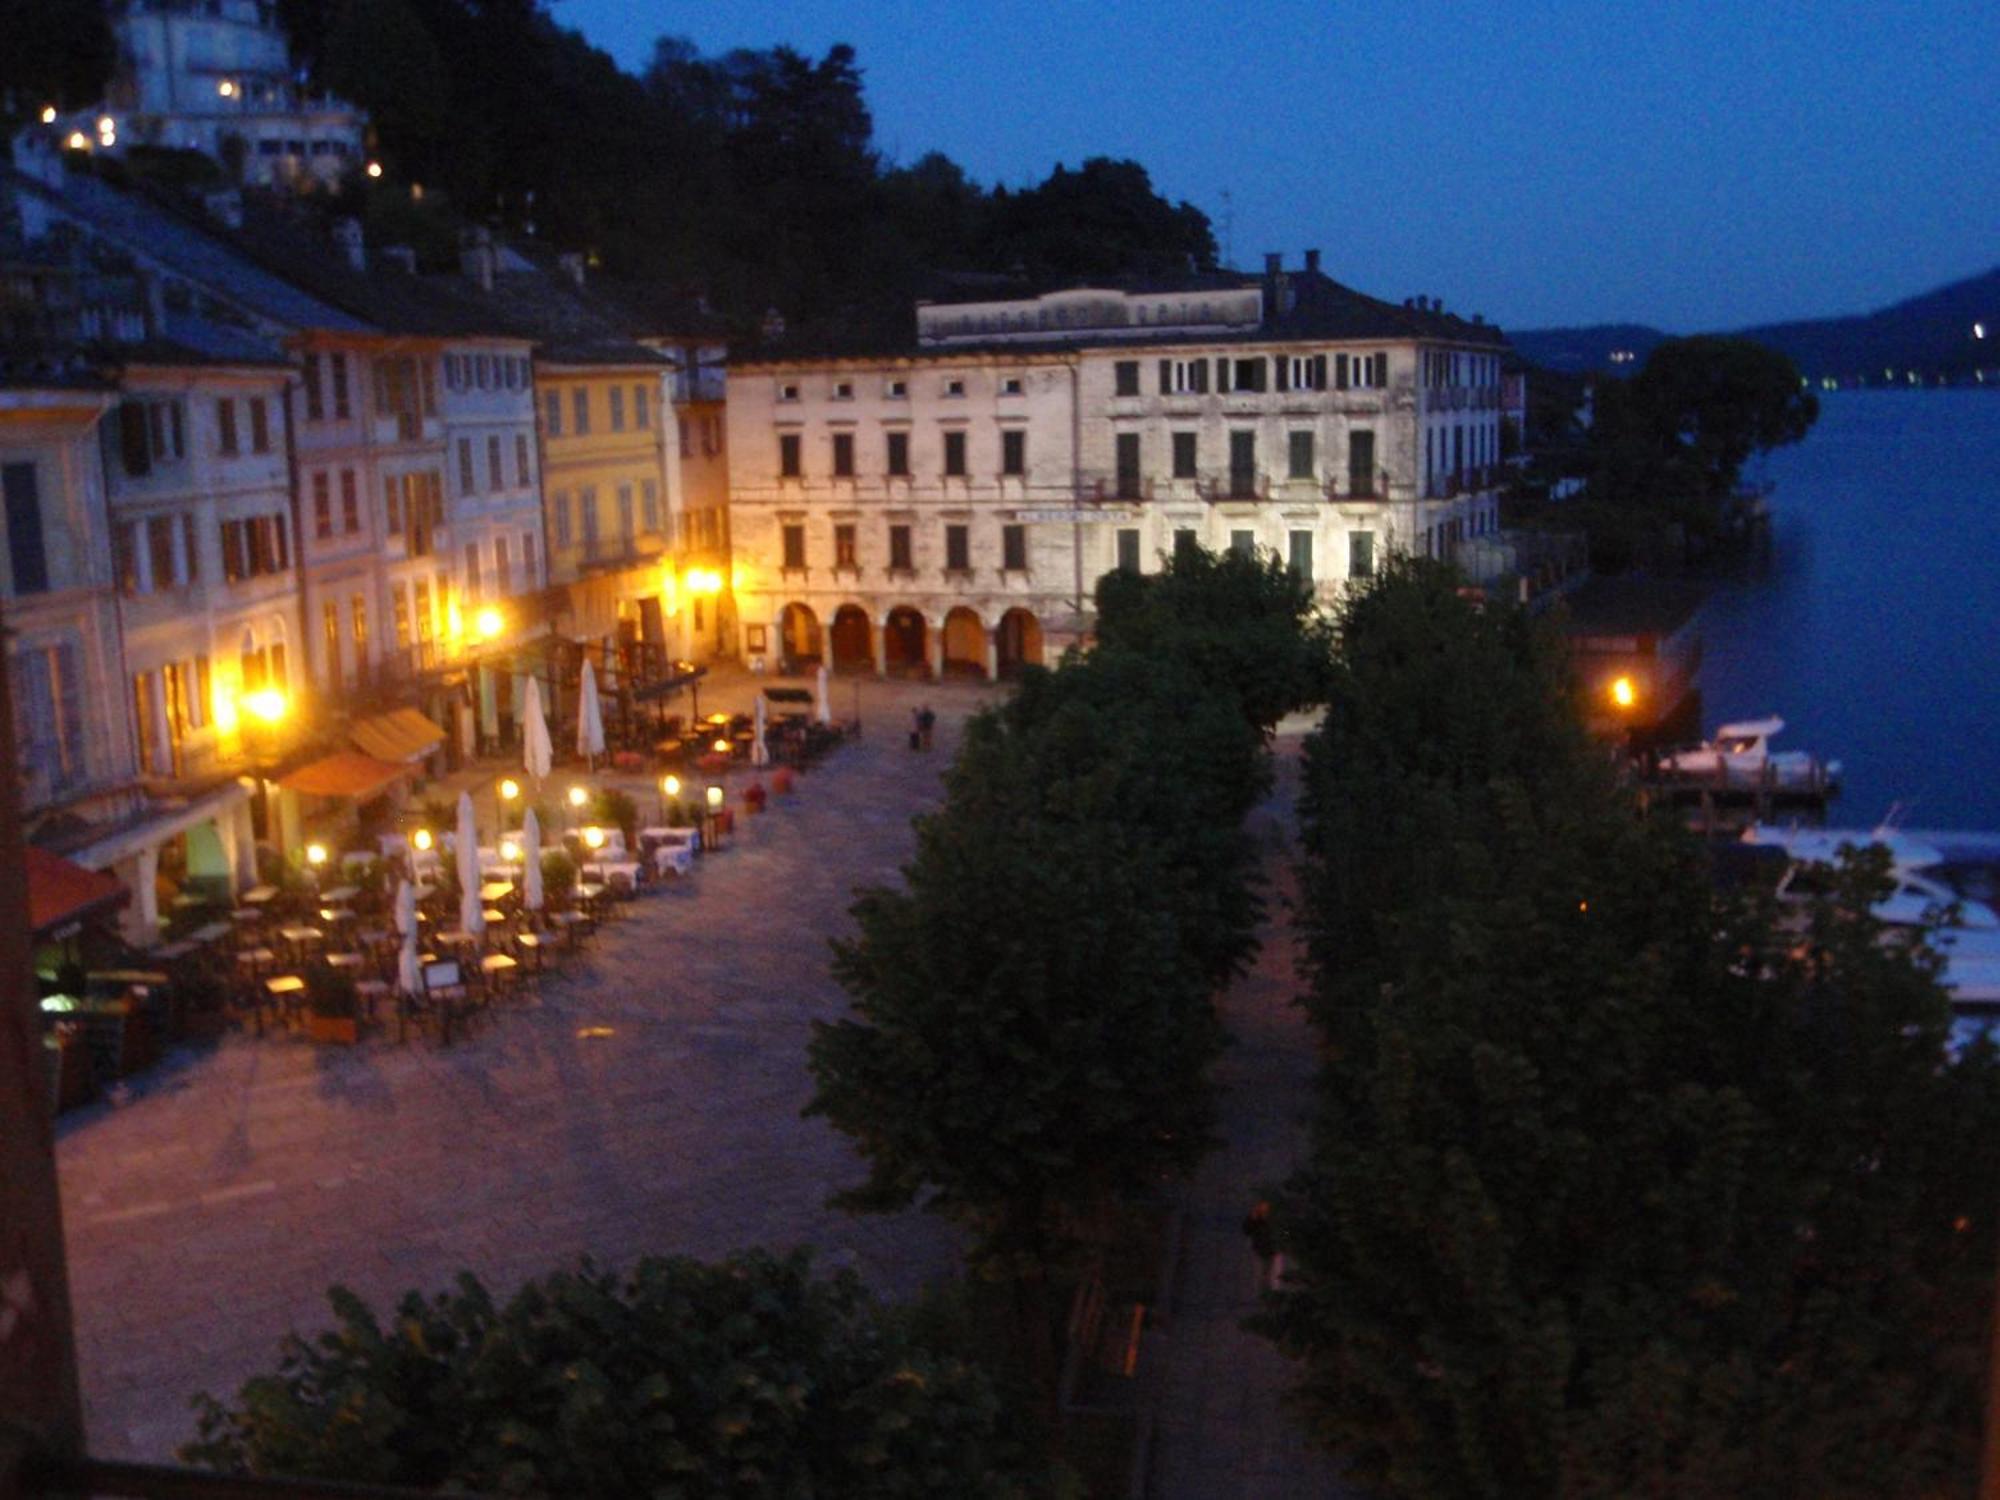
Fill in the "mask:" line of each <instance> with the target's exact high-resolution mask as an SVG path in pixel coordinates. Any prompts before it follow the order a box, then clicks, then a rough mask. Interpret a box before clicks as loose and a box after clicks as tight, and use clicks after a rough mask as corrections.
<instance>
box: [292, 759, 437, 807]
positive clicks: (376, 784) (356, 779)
mask: <svg viewBox="0 0 2000 1500" xmlns="http://www.w3.org/2000/svg"><path fill="white" fill-rule="evenodd" d="M409 774H410V768H409V767H408V766H404V765H392V764H391V763H390V762H388V761H386V760H377V759H375V757H374V756H372V755H357V754H356V753H355V752H354V751H352V750H341V751H337V752H335V753H334V754H332V755H328V756H323V757H321V758H320V759H319V760H316V761H313V762H311V763H310V764H307V765H303V766H300V767H299V768H298V769H297V770H296V771H292V772H289V773H287V774H286V775H285V776H283V777H281V778H280V779H279V781H278V785H279V786H281V787H284V788H285V789H286V790H287V791H293V792H304V793H305V794H306V795H307V796H311V797H351V798H353V799H354V800H355V801H356V802H366V801H367V800H368V799H369V798H370V797H379V796H381V795H382V793H383V792H385V791H387V790H388V789H389V788H390V787H392V786H394V785H395V784H396V782H397V781H399V780H401V779H402V778H403V777H405V776H407V775H409Z"/></svg>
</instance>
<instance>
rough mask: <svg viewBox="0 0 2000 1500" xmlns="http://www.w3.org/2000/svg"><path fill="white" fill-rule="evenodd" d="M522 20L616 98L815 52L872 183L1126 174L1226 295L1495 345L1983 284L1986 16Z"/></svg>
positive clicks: (1246, 14)
mask: <svg viewBox="0 0 2000 1500" xmlns="http://www.w3.org/2000/svg"><path fill="white" fill-rule="evenodd" d="M553 11H554V14H555V16H556V18H557V20H558V21H559V22H560V23H562V24H563V25H566V26H574V27H578V28H580V29H581V30H582V31H583V32H584V33H585V34H586V35H587V36H589V37H590V38H591V39H592V40H593V41H595V42H596V43H597V44H598V45H600V46H602V47H604V48H606V49H607V50H608V51H610V52H611V53H612V54H613V55H614V56H615V57H616V58H618V60H619V61H620V62H621V63H622V64H624V65H625V66H626V67H627V68H630V69H633V70H637V69H639V68H642V67H643V66H644V63H645V61H646V59H647V57H648V56H649V55H650V53H651V50H652V42H653V39H654V38H655V37H658V36H662V35H679V36H685V37H687V38H689V39H690V40H691V41H693V42H694V44H695V45H696V46H697V47H698V48H699V49H700V50H701V51H703V52H704V53H710V54H715V53H721V52H725V51H727V50H729V49H731V48H733V47H760V48H761V47H769V46H774V45H777V44H779V43H788V44H790V45H792V46H794V47H797V48H798V49H800V50H801V51H805V52H808V53H810V54H812V55H814V56H818V55H820V54H822V53H824V51H825V49H826V48H827V47H828V46H830V45H832V44H833V43H835V42H842V41H844V42H848V43H850V44H851V45H853V47H854V48H855V49H856V52H857V53H858V55H859V61H860V64H861V67H862V69H863V70H864V74H865V77H866V82H867V97H868V102H869V105H870V107H871V108H872V110H873V111H874V116H875V128H876V139H877V143H878V145H879V146H880V147H881V149H882V150H883V151H884V152H885V153H886V154H887V155H888V156H889V157H890V158H891V159H892V160H895V161H901V162H909V161H914V160H915V159H916V158H917V157H919V156H921V155H922V154H923V153H924V152H926V151H929V150H940V151H943V152H944V153H945V154H946V155H948V156H950V157H952V158H953V159H954V160H955V161H957V162H958V163H959V164H960V165H961V166H963V167H964V168H965V169H966V170H967V172H968V173H970V174H971V175H972V176H973V177H974V178H976V179H978V180H979V181H981V182H984V183H988V184H991V183H994V182H1005V183H1008V184H1022V183H1027V182H1031V181H1036V180H1039V179H1040V178H1041V177H1043V176H1045V175H1046V174H1047V172H1048V171H1049V169H1050V168H1051V167H1052V166H1053V165H1054V164H1055V163H1056V162H1058V161H1063V162H1067V163H1069V164H1071V165H1075V164H1076V163H1077V162H1079V161H1081V160H1082V159H1083V158H1084V157H1086V156H1092V155H1107V156H1130V157H1133V158H1135V159H1136V160H1138V161H1140V162H1142V163H1144V165H1145V166H1146V167H1147V168H1148V169H1149V170H1150V171H1151V173H1152V175H1153V181H1154V184H1155V186H1156V187H1158V188H1159V189H1160V190H1161V191H1162V192H1163V193H1165V194H1167V195H1168V196H1170V197H1173V198H1185V199H1188V200H1189V201H1191V202H1193V203H1195V204H1196V205H1197V206H1199V207H1200V208H1202V209H1203V210H1205V211H1206V212H1207V213H1208V215H1209V216H1210V218H1211V219H1213V220H1214V222H1215V226H1216V234H1217V238H1218V240H1220V241H1222V242H1223V243H1224V246H1225V248H1226V249H1227V250H1228V251H1229V252H1230V253H1231V256H1232V258H1233V260H1234V262H1235V263H1236V264H1237V265H1239V266H1251V265H1255V264H1259V263H1261V262H1260V259H1259V257H1260V256H1261V254H1262V253H1263V252H1264V251H1266V250H1283V251H1284V252H1285V256H1286V261H1287V263H1288V264H1296V263H1297V259H1298V255H1299V252H1300V250H1301V249H1303V248H1304V247H1306V246H1308V245H1315V246H1319V247H1321V248H1322V249H1323V250H1324V251H1325V263H1326V267H1327V269H1328V270H1329V271H1330V272H1332V274H1334V275H1335V276H1337V277H1339V278H1341V279H1342V280H1344V281H1348V282H1350V283H1352V284H1354V285H1356V286H1359V287H1361V288H1362V289H1364V290H1366V291H1370V292H1373V293H1376V294H1377V295H1381V296H1387V297H1392V298H1397V299H1400V298H1402V297H1404V296H1407V295H1410V294H1412V293H1418V292H1422V293H1430V294H1434V295H1437V296H1441V297H1442V298H1444V300H1445V303H1446V305H1447V306H1448V307H1450V308H1451V309H1452V310H1454V311H1458V312H1464V313H1467V314H1470V313H1474V312H1480V313H1484V314H1485V315H1486V316H1487V317H1489V318H1492V319H1495V320H1497V321H1499V322H1500V323H1502V324H1505V325H1508V326H1512V327H1532V326H1540V325H1546V324H1553V323H1587V322H1610V321H1625V320H1631V321H1638V322H1648V323H1654V324H1657V325H1659V326H1662V327H1665V328H1667V329H1669V330H1672V331H1680V332H1689V331H1694V330H1697V329H1712V328H1729V327H1738V326H1742V325H1744V324H1747V323H1755V322H1764V321H1770V320H1775V319H1781V318H1791V317H1813V316H1821V315H1826V314H1833V313H1846V312H1859V311H1864V310H1867V309H1868V308H1871V307H1875V306H1879V305H1881V304H1883V303H1885V302H1891V301H1895V300H1898V299H1900V298H1902V297H1905V296H1910V295H1914V294H1916V293H1918V292H1921V291H1926V290H1928V289H1930V288H1931V287H1932V286H1935V285H1937V284H1938V283H1940V282H1944V281H1949V280H1954V279H1956V278H1959V277H1962V276H1968V275H1972V274H1975V273H1977V272H1979V271H1983V270H1986V269H1988V268H1989V267H1991V266H1993V265H1994V264H1996V263H2000V76H1996V70H2000V0H1963V3H1961V0H1950V3H1939V0H1921V3H1920V0H1859V3H1850V0H1735V3H1721V0H1668V3H1661V0H1645V3H1631V4H1626V3H1608V0H1526V3H1522V4H1519V5H1516V6H1512V7H1505V6H1500V5H1490V4H1478V5H1471V4H1445V3H1439V0H1369V3H1364V4H1338V3H1328V0H1263V3H1259V4H1255V5H1240V6H1238V5H1218V4H1214V3H1212V0H1209V3H1193V0H1148V3H1146V4H1127V3H1115V4H1090V5H1074V4H1062V3H1051V0H1038V3H1024V0H979V3H976V4H963V3H956V4H940V3H914V0H909V3H880V0H846V3H834V0H801V3H794V4H767V3H758V0H731V3H730V4H728V5H723V6H717V5H714V4H701V5H695V4H688V3H681V0H637V3H628V0H554V4H553ZM1225 194H1226V195H1227V197H1226V198H1225Z"/></svg>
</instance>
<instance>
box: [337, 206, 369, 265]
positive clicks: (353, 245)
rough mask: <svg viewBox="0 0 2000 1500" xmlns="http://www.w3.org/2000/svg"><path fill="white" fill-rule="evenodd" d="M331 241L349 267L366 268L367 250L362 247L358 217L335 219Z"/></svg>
mask: <svg viewBox="0 0 2000 1500" xmlns="http://www.w3.org/2000/svg"><path fill="white" fill-rule="evenodd" d="M333 243H334V246H335V248H336V249H338V250H339V251H340V253H341V256H342V258H343V259H345V260H346V262H347V264H348V266H349V267H350V268H351V269H353V270H356V271H365V270H367V269H368V252H367V251H366V250H365V249H364V248H363V247H362V242H361V221H360V220H359V219H335V220H334V221H333Z"/></svg>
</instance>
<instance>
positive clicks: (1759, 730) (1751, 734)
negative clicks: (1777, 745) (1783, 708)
mask: <svg viewBox="0 0 2000 1500" xmlns="http://www.w3.org/2000/svg"><path fill="white" fill-rule="evenodd" d="M1784 730H1785V721H1784V720H1783V719H1781V718H1779V717H1778V716H1777V715H1776V714H1772V715H1771V717H1769V718H1768V719H1745V720H1743V721H1742V722H1741V723H1739V724H1723V725H1720V726H1718V727H1717V729H1716V731H1715V737H1716V738H1717V739H1718V740H1767V739H1769V738H1770V737H1771V736H1772V735H1774V734H1782V733H1784Z"/></svg>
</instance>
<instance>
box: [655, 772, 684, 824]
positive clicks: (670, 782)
mask: <svg viewBox="0 0 2000 1500" xmlns="http://www.w3.org/2000/svg"><path fill="white" fill-rule="evenodd" d="M680 794H681V779H680V777H678V776H675V775H672V774H668V775H665V776H662V777H661V778H660V821H661V822H662V823H664V822H666V821H667V804H668V803H669V802H673V801H675V800H677V799H678V798H679V797H680Z"/></svg>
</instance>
